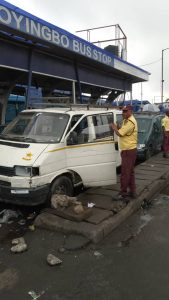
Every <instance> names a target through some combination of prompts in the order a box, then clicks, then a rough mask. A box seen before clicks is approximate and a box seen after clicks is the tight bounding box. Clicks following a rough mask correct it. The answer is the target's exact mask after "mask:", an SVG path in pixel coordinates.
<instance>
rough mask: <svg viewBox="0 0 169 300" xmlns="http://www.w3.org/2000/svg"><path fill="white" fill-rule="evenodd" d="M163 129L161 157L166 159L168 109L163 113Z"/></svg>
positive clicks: (168, 147)
mask: <svg viewBox="0 0 169 300" xmlns="http://www.w3.org/2000/svg"><path fill="white" fill-rule="evenodd" d="M161 126H162V128H163V157H167V154H168V152H169V109H166V111H165V117H164V118H163V119H162V120H161Z"/></svg>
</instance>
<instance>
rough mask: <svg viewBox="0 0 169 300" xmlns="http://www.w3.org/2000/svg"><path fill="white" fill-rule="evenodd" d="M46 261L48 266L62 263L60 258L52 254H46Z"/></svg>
mask: <svg viewBox="0 0 169 300" xmlns="http://www.w3.org/2000/svg"><path fill="white" fill-rule="evenodd" d="M47 262H48V264H49V265H50V266H56V265H60V264H61V263H62V260H60V259H59V258H58V257H56V256H55V255H53V254H48V256H47Z"/></svg>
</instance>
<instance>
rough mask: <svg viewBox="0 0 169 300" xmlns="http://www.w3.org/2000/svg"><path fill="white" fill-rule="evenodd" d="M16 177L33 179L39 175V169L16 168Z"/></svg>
mask: <svg viewBox="0 0 169 300" xmlns="http://www.w3.org/2000/svg"><path fill="white" fill-rule="evenodd" d="M14 168H15V176H22V177H32V176H37V175H39V168H37V167H36V168H35V167H25V166H15V167H14Z"/></svg>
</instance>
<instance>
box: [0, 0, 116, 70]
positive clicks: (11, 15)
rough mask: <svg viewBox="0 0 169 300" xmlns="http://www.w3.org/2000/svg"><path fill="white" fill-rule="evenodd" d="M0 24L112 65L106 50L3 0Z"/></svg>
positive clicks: (0, 10)
mask: <svg viewBox="0 0 169 300" xmlns="http://www.w3.org/2000/svg"><path fill="white" fill-rule="evenodd" d="M0 24H3V26H7V27H10V28H12V29H14V30H17V31H19V32H23V33H24V34H27V35H29V36H33V37H34V38H37V39H41V40H42V41H45V42H48V43H52V44H54V45H57V46H59V47H62V48H65V49H68V50H71V51H73V52H75V53H78V54H80V55H84V56H86V57H88V58H91V59H93V60H95V61H98V62H101V63H103V64H106V65H109V66H113V57H112V56H110V55H108V53H106V51H102V49H100V48H99V47H97V46H94V45H92V44H91V43H89V42H87V41H85V40H83V39H81V38H79V37H77V36H74V35H73V34H70V33H69V32H67V31H65V30H63V29H61V28H59V27H57V26H54V25H52V24H50V23H48V22H45V21H44V20H41V19H39V18H37V17H35V16H33V15H31V14H29V13H27V12H25V11H23V10H21V9H19V8H16V7H15V6H13V5H11V4H9V3H8V2H6V1H3V0H0Z"/></svg>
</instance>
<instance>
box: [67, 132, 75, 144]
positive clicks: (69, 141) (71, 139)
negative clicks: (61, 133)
mask: <svg viewBox="0 0 169 300" xmlns="http://www.w3.org/2000/svg"><path fill="white" fill-rule="evenodd" d="M76 144H77V133H76V132H75V131H71V132H70V134H69V136H68V138H67V145H76Z"/></svg>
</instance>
